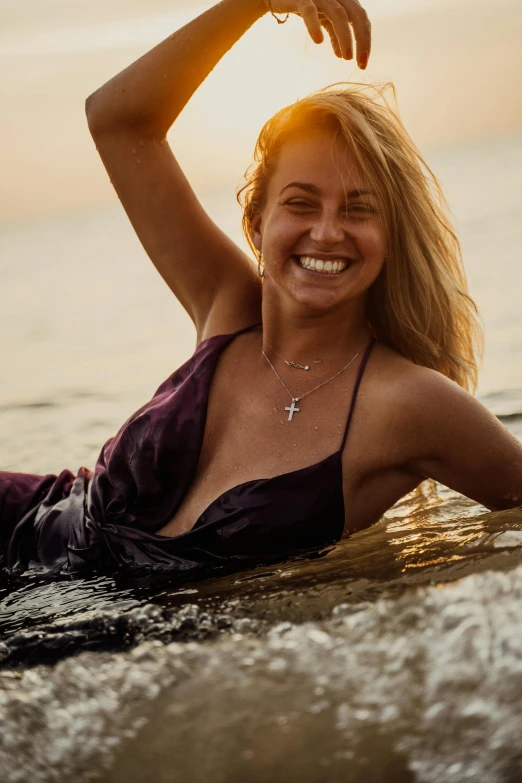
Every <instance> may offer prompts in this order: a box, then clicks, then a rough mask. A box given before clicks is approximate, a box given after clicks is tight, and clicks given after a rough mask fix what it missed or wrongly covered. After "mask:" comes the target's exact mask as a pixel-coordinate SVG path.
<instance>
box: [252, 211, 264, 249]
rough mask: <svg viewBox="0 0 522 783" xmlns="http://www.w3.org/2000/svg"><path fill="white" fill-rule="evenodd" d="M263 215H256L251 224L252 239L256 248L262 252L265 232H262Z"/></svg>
mask: <svg viewBox="0 0 522 783" xmlns="http://www.w3.org/2000/svg"><path fill="white" fill-rule="evenodd" d="M261 223H262V219H261V215H259V214H257V215H254V217H253V218H252V222H251V224H250V239H251V240H252V244H253V245H254V247H255V249H256V250H257V251H258V252H259V253H260V252H261V248H262V246H263V234H262V232H261Z"/></svg>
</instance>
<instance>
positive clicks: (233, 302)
mask: <svg viewBox="0 0 522 783" xmlns="http://www.w3.org/2000/svg"><path fill="white" fill-rule="evenodd" d="M272 7H273V8H274V10H276V11H280V12H281V13H284V12H285V11H286V10H288V11H289V12H295V13H300V15H301V16H302V17H303V21H304V22H305V24H306V26H307V28H308V30H309V32H310V35H311V36H312V38H313V39H314V40H315V41H317V42H320V40H322V32H321V24H322V25H323V26H324V27H325V28H326V29H327V30H328V32H329V33H330V37H331V39H332V44H334V42H335V41H337V52H336V53H337V54H338V55H339V56H341V51H342V52H343V53H344V56H345V57H347V56H348V54H349V48H350V47H351V40H352V39H351V29H353V30H354V32H355V37H356V39H357V51H358V54H360V55H361V56H363V53H364V52H369V49H370V30H369V24H368V22H367V17H366V14H365V12H364V11H363V9H362V8H361V7H360V6H359V4H358V3H357V2H356V1H355V0H340V2H337V0H274V2H273V3H272ZM266 12H267V6H266V5H265V3H264V0H223V2H221V3H218V4H217V5H216V6H214V7H212V8H211V9H210V10H209V11H207V12H206V13H204V14H202V15H201V16H199V17H198V18H197V19H195V20H194V21H192V22H190V23H189V24H188V25H186V26H185V27H183V28H182V29H181V30H179V31H178V32H177V33H174V35H172V36H170V37H169V38H168V39H166V40H165V41H163V43H161V44H159V45H158V46H157V47H155V48H154V49H152V50H151V51H150V52H149V53H148V54H146V55H144V56H143V57H141V58H140V59H139V60H137V61H136V62H135V63H133V64H132V65H130V66H129V67H128V68H126V69H125V70H124V71H122V72H121V73H119V74H117V75H116V76H115V77H114V78H113V79H111V80H110V81H109V82H107V84H105V85H103V86H102V87H101V88H100V89H99V90H97V91H96V92H95V93H94V94H93V95H91V96H90V97H89V98H88V99H87V104H86V112H87V118H88V122H89V128H90V130H91V133H92V136H93V138H94V140H95V143H96V146H97V148H98V152H99V154H100V156H101V158H102V160H103V163H104V165H105V168H106V169H107V172H108V174H109V177H110V179H111V182H112V184H113V186H114V188H115V189H116V191H117V193H118V196H119V198H120V200H121V202H122V204H123V207H124V208H125V211H126V212H127V215H128V217H129V219H130V221H131V223H132V225H133V227H134V229H135V231H136V233H137V235H138V237H139V239H140V240H141V242H142V244H143V246H144V248H145V250H146V251H147V253H148V255H149V256H150V258H151V260H152V262H153V263H154V265H155V266H156V268H157V269H158V271H159V273H160V274H161V276H162V277H163V279H164V280H165V282H166V283H167V285H168V286H169V287H170V288H171V290H172V291H173V292H174V294H175V295H176V297H177V298H178V299H179V301H180V302H181V304H182V305H183V306H184V308H185V309H186V310H187V312H188V313H189V315H190V317H191V318H192V320H193V322H194V324H195V326H196V329H197V334H198V342H199V341H201V340H202V339H205V338H206V337H210V336H211V335H212V334H218V333H221V332H229V331H234V330H236V329H239V328H241V327H242V326H246V325H248V324H250V323H252V322H254V321H256V320H259V317H260V286H259V281H258V280H257V277H256V275H255V271H254V269H253V267H252V264H251V262H250V261H249V259H248V257H247V256H246V255H245V254H244V253H243V252H242V250H241V249H240V248H239V247H238V246H237V245H236V244H235V243H234V242H233V241H232V240H231V239H230V238H229V237H227V236H226V235H225V234H224V233H223V232H222V231H221V230H220V229H219V228H218V227H217V226H216V225H215V224H214V223H213V221H212V220H211V219H210V217H209V216H208V215H207V214H206V212H205V211H204V209H203V208H202V206H201V204H200V203H199V201H198V200H197V198H196V196H195V194H194V192H193V191H192V189H191V187H190V185H189V183H188V181H187V179H186V178H185V176H184V174H183V172H182V171H181V168H180V167H179V165H178V163H177V161H176V159H175V158H174V155H173V154H172V151H171V150H170V147H169V146H168V144H167V143H166V140H165V138H166V134H167V131H168V130H169V128H170V126H171V125H172V124H173V122H174V121H175V120H176V118H177V117H178V115H179V114H180V112H181V111H182V109H183V108H184V106H185V105H186V104H187V102H188V101H189V99H190V97H191V96H192V95H193V93H194V92H195V91H196V90H197V88H198V87H199V85H200V84H201V83H202V82H203V81H204V79H205V78H206V77H207V75H208V74H209V73H210V72H211V71H212V69H213V68H214V66H215V65H216V64H217V63H218V62H219V60H220V59H221V58H222V57H223V55H224V54H225V53H226V52H227V51H228V50H229V49H230V48H231V47H232V46H233V44H234V43H235V42H236V41H237V40H238V39H239V38H241V36H242V35H243V34H244V33H245V32H246V31H247V30H248V29H249V28H250V27H251V26H252V25H253V24H254V22H255V21H256V20H257V19H259V18H260V17H262V16H263V15H264V14H265V13H266ZM320 12H321V13H323V14H324V16H322V17H321V19H320V17H319V13H320ZM339 41H341V43H339ZM334 48H335V46H334ZM360 62H361V64H363V65H365V62H366V56H364V58H363V60H362V61H360ZM210 133H211V130H210ZM216 154H219V150H218V151H217V152H216Z"/></svg>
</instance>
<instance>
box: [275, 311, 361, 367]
mask: <svg viewBox="0 0 522 783" xmlns="http://www.w3.org/2000/svg"><path fill="white" fill-rule="evenodd" d="M350 304H351V303H348V304H347V306H346V307H345V308H343V310H342V311H341V310H340V311H337V310H336V311H331V312H328V313H321V314H317V313H310V312H309V311H308V312H305V311H304V310H301V312H299V310H298V309H297V308H296V309H295V311H294V312H286V313H284V312H282V311H281V310H279V309H275V308H273V307H270V306H268V304H267V305H266V306H265V303H263V348H264V350H265V351H267V352H268V351H270V350H271V351H273V352H275V353H276V354H278V355H279V356H280V357H281V358H282V359H284V360H285V361H292V362H296V363H298V364H301V365H313V363H320V364H322V365H323V367H324V368H325V369H326V368H327V367H328V368H330V367H335V366H336V365H338V364H339V363H341V362H342V361H344V360H346V359H348V358H349V356H348V354H349V353H350V352H354V351H358V350H359V349H360V348H362V347H363V346H364V345H365V343H367V342H368V340H369V339H370V337H371V329H370V327H369V325H368V322H367V320H366V316H365V309H364V306H362V303H360V302H358V301H355V302H353V306H351V307H350V306H349V305H350Z"/></svg>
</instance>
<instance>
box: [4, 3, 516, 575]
mask: <svg viewBox="0 0 522 783" xmlns="http://www.w3.org/2000/svg"><path fill="white" fill-rule="evenodd" d="M267 13H271V14H272V15H273V16H274V17H275V18H276V19H277V20H278V21H279V22H284V21H285V20H286V18H287V17H288V15H289V14H299V15H300V16H301V17H302V20H303V22H304V23H305V25H306V27H307V29H308V32H309V33H310V36H311V37H312V39H313V40H314V41H315V42H317V43H320V42H321V41H322V40H323V32H324V31H326V32H327V33H328V35H329V38H330V42H331V45H332V46H333V49H334V51H335V53H336V54H337V56H338V57H344V58H345V59H347V60H349V59H351V58H352V57H356V59H357V62H358V65H359V67H360V68H362V69H364V68H365V67H366V65H367V62H368V57H369V53H370V48H371V38H370V23H369V21H368V18H367V15H366V13H365V11H364V10H363V8H362V7H361V6H360V5H359V3H358V2H356V0H272V2H271V3H270V2H268V0H266V4H265V0H223V2H221V3H219V4H217V5H215V6H214V7H213V8H211V9H210V10H209V11H207V12H206V13H204V14H203V15H202V16H200V17H199V18H197V19H195V20H194V21H193V22H191V23H190V24H189V25H187V26H186V27H185V28H183V29H182V30H180V31H179V32H177V33H175V34H174V35H172V36H171V37H170V38H168V39H167V40H166V41H164V42H163V43H162V44H160V45H159V46H158V47H156V48H155V49H153V50H152V51H151V52H149V53H148V54H146V55H145V56H144V57H142V58H141V59H140V60H138V61H137V62H135V63H133V64H132V65H131V66H129V67H128V68H127V69H126V70H124V71H123V72H122V73H120V74H118V75H117V76H115V77H114V78H113V79H112V80H111V81H110V82H108V83H107V84H106V85H104V86H103V87H101V89H99V90H98V91H97V92H96V93H94V95H92V96H91V97H90V98H89V100H88V101H87V117H88V121H89V126H90V129H91V132H92V135H93V137H94V139H95V141H96V144H97V147H98V150H99V153H100V155H101V158H102V160H103V162H104V165H105V167H106V169H107V171H108V174H109V176H110V178H111V181H112V183H113V185H114V187H115V189H116V191H117V193H118V196H119V198H120V199H121V201H122V204H123V206H124V208H125V210H126V212H127V214H128V216H129V219H130V220H131V222H132V224H133V226H134V228H135V230H136V233H137V234H138V236H139V238H140V240H141V241H142V243H143V245H144V247H145V249H146V250H147V252H148V254H149V256H150V258H151V260H152V261H153V263H154V264H155V266H156V268H157V269H158V271H159V273H160V274H161V275H162V277H163V278H164V280H165V282H166V283H167V285H168V286H169V287H170V289H171V290H172V292H173V294H174V295H175V296H176V297H177V298H178V299H179V301H180V302H181V304H182V305H183V306H184V307H185V309H186V310H187V312H188V313H189V315H190V317H191V318H192V320H193V322H194V325H195V327H196V331H197V348H196V351H195V353H194V355H193V356H192V358H191V359H190V360H189V361H188V362H187V363H186V364H185V365H183V367H181V368H180V369H179V370H177V371H176V372H175V373H174V374H173V375H172V376H171V377H170V378H168V379H167V380H166V381H165V382H164V383H163V384H162V385H161V386H160V388H159V389H158V391H157V393H156V394H155V396H154V398H153V399H152V401H151V402H149V403H147V404H145V405H144V406H143V407H142V408H141V409H140V410H139V411H138V412H137V413H136V414H135V415H134V416H132V417H131V418H130V419H129V421H127V422H126V423H125V424H124V426H123V427H122V428H121V430H120V431H119V432H118V433H117V435H116V436H115V437H114V438H112V439H111V440H110V441H109V442H108V443H107V444H106V445H105V446H104V448H103V450H102V452H101V455H100V458H99V460H98V463H97V465H96V467H95V470H94V472H91V471H89V470H87V469H85V468H82V469H81V470H80V472H79V473H78V475H77V476H74V475H73V474H72V473H70V472H69V471H64V472H63V473H62V474H61V475H60V476H58V477H56V476H44V477H42V476H31V475H27V474H7V473H4V474H0V515H1V520H2V525H1V529H2V535H3V549H4V551H5V553H6V558H7V559H6V564H7V566H8V567H9V568H24V567H26V566H27V564H28V563H30V562H33V561H35V562H37V563H38V564H39V566H40V567H42V566H43V567H44V568H48V569H55V570H57V571H62V572H69V573H71V572H74V571H77V570H78V569H80V568H82V567H83V566H85V565H86V564H92V563H102V564H104V565H108V566H109V567H116V566H121V565H136V564H154V565H157V564H164V565H166V566H170V567H177V566H179V567H185V566H187V565H190V564H192V563H204V564H212V563H230V562H241V561H255V560H256V559H266V558H271V557H281V556H284V555H286V554H289V553H292V552H296V551H300V550H305V549H309V548H311V547H319V546H322V545H325V544H328V543H331V542H333V541H336V540H339V539H340V538H341V537H343V536H349V535H350V534H351V533H353V532H354V531H357V530H360V529H362V528H365V527H367V526H369V525H371V524H373V523H374V522H376V521H377V520H378V519H379V518H380V516H381V515H382V514H383V512H384V511H386V509H388V508H389V507H390V506H392V505H393V504H394V503H395V502H396V501H397V500H399V498H401V497H402V496H403V495H405V494H406V493H408V492H410V491H411V490H413V489H414V488H415V487H416V486H417V485H418V484H419V483H420V482H422V481H423V479H425V478H426V477H431V478H433V479H436V480H437V481H440V482H442V483H443V484H445V485H447V486H448V487H451V488H452V489H454V490H456V491H458V492H460V493H463V494H464V495H467V496H468V497H470V498H473V499H474V500H476V501H478V502H479V503H482V504H483V505H484V506H486V507H487V508H489V509H504V508H509V507H513V506H517V505H520V504H521V503H522V447H521V446H520V444H519V443H518V442H517V441H516V440H515V439H514V438H513V437H512V436H511V435H510V434H509V433H508V432H507V431H506V430H505V429H504V428H503V427H502V426H501V425H500V423H499V422H498V421H497V420H496V419H495V418H494V417H493V416H492V415H491V414H490V413H488V411H486V410H485V409H484V408H483V407H482V406H481V405H480V404H479V403H478V402H477V401H476V400H475V399H474V398H473V397H472V396H471V394H470V393H469V392H468V391H467V389H473V386H474V383H475V378H476V362H475V351H476V348H477V345H478V344H479V333H478V330H477V326H476V320H475V309H474V305H473V303H472V301H471V300H470V298H469V296H468V294H467V291H466V284H465V278H464V274H463V271H462V267H461V264H460V257H459V246H458V242H457V240H456V238H455V236H454V235H453V233H452V231H451V229H450V227H449V226H448V223H447V220H446V217H445V214H444V209H443V206H442V202H441V199H440V194H439V192H438V189H437V185H436V180H435V179H434V178H433V177H432V175H431V174H430V172H429V170H428V169H427V168H426V166H425V165H424V164H423V162H422V160H421V158H420V156H419V154H418V152H417V151H416V149H415V147H414V145H413V144H412V142H411V140H410V138H409V137H408V135H407V133H406V131H405V130H404V128H403V126H402V125H401V123H400V121H399V119H398V118H397V116H396V115H395V114H394V112H393V110H392V109H391V108H390V107H389V106H388V105H387V104H386V101H385V100H384V99H383V98H382V96H381V95H380V94H379V93H378V91H376V90H373V91H372V90H370V89H368V88H364V87H361V86H357V85H352V86H350V85H344V86H334V87H331V88H327V89H326V90H324V91H321V92H319V93H317V94H315V95H311V96H309V97H308V98H306V99H304V100H301V101H299V102H298V103H296V104H294V105H292V106H290V107H288V108H286V109H283V110H282V111H281V112H280V113H279V114H277V115H276V116H275V117H274V118H272V119H271V120H270V121H269V122H268V123H267V125H266V126H265V127H264V128H263V130H262V132H261V136H260V138H259V142H258V145H257V149H256V157H255V164H254V166H253V167H252V168H251V169H250V171H249V173H248V175H247V184H246V186H245V188H244V189H243V191H242V193H241V197H242V200H243V203H244V228H245V232H246V236H247V239H248V241H249V242H250V244H251V246H252V248H253V250H254V251H255V253H256V262H255V264H253V263H252V261H251V259H250V258H249V257H247V255H245V254H244V253H243V251H242V250H241V249H240V248H239V247H237V246H236V245H235V244H234V242H232V241H231V239H230V238H229V237H227V236H226V235H225V234H224V233H223V232H222V231H221V230H220V229H219V228H218V227H217V226H216V225H215V224H214V223H213V222H212V220H211V219H210V218H209V216H208V215H207V214H206V213H205V211H204V210H203V209H202V207H201V205H200V203H199V202H198V200H197V198H196V196H195V195H194V193H193V191H192V189H191V187H190V185H189V183H188V182H187V180H186V178H185V177H184V175H183V172H182V171H181V169H180V167H179V165H178V164H177V162H176V159H175V158H174V156H173V154H172V151H171V150H170V148H169V146H168V144H167V143H166V134H167V131H168V130H169V128H170V127H171V125H172V124H173V122H174V121H175V120H176V118H177V116H178V115H179V114H180V112H181V110H182V109H183V107H184V106H185V104H186V103H187V101H188V100H189V99H190V97H191V95H192V94H193V93H194V91H195V90H196V89H197V88H198V86H199V85H200V84H201V82H202V81H203V80H204V79H205V77H206V76H207V75H208V73H209V72H210V71H211V70H212V68H213V67H214V66H215V65H216V63H218V61H219V60H220V59H221V57H222V56H223V55H224V54H225V53H226V52H227V50H228V49H230V47H231V46H232V45H233V44H234V43H235V42H236V41H237V40H238V39H239V38H240V37H241V36H242V35H243V34H244V33H245V32H246V31H247V30H248V29H249V28H250V27H251V26H252V25H253V24H254V23H255V22H256V21H257V20H258V19H259V18H260V17H262V16H263V15H264V14H267ZM274 23H275V22H274ZM281 32H282V33H283V29H282V31H281ZM281 40H282V41H283V35H282V36H281ZM252 100H255V98H252ZM136 150H139V160H140V163H139V165H138V163H137V160H136V158H137V153H136ZM137 370H139V368H137Z"/></svg>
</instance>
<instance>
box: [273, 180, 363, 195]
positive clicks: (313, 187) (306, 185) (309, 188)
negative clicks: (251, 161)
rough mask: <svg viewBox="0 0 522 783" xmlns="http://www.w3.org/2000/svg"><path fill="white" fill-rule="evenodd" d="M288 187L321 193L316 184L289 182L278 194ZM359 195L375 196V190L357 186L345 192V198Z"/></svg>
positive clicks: (314, 193)
mask: <svg viewBox="0 0 522 783" xmlns="http://www.w3.org/2000/svg"><path fill="white" fill-rule="evenodd" d="M288 188H300V190H306V192H307V193H312V194H313V195H314V196H319V195H321V188H318V187H317V185H312V183H311V182H289V183H288V185H285V186H284V188H283V189H282V191H281V193H280V194H279V195H280V196H281V195H282V194H283V193H284V192H285V190H288ZM359 196H375V192H374V191H373V190H369V189H367V188H363V189H359V188H357V189H356V190H349V191H348V192H347V193H346V198H359Z"/></svg>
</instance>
